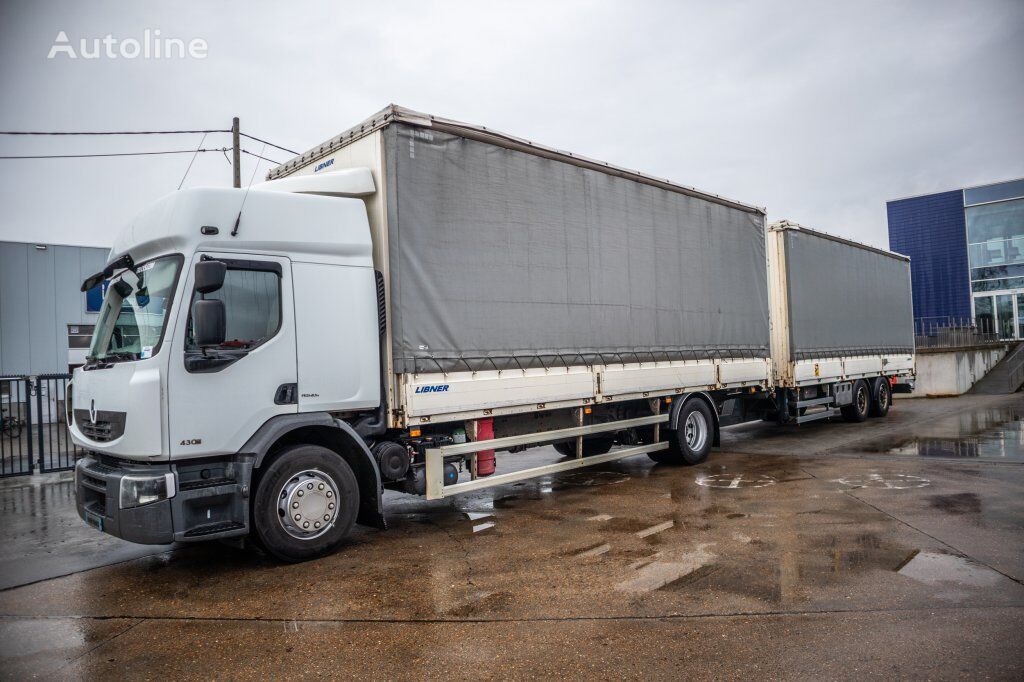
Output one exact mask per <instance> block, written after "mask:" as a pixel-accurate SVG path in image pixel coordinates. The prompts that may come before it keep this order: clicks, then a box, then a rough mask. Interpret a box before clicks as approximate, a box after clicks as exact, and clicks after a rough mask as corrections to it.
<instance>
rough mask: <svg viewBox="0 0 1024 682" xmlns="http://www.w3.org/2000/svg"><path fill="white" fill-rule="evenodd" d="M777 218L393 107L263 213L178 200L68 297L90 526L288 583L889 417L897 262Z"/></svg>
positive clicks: (295, 176) (264, 200) (904, 305)
mask: <svg viewBox="0 0 1024 682" xmlns="http://www.w3.org/2000/svg"><path fill="white" fill-rule="evenodd" d="M764 215H765V214H764V210H763V209H761V208H758V207H755V206H751V205H748V204H744V203H741V202H738V201H733V200H730V199H725V198H723V197H720V196H717V195H712V194H707V193H704V192H700V191H698V190H695V189H693V188H691V187H686V186H682V185H677V184H674V183H671V182H669V181H667V180H662V179H658V178H653V177H650V176H647V175H643V174H640V173H636V172H632V171H628V170H625V169H622V168H618V167H615V166H611V165H609V164H606V163H602V162H598V161H594V160H591V159H587V158H583V157H580V156H578V155H575V154H569V153H566V152H560V151H557V150H554V149H550V148H547V147H543V146H540V145H536V144H533V143H530V142H528V141H525V140H522V139H518V138H515V137H511V136H508V135H504V134H501V133H497V132H494V131H491V130H488V129H486V128H482V127H478V126H472V125H467V124H463V123H458V122H455V121H450V120H446V119H441V118H437V117H433V116H428V115H425V114H420V113H417V112H413V111H410V110H407V109H403V108H400V107H396V106H391V107H388V108H386V109H384V110H383V111H381V112H380V113H378V114H377V115H375V116H374V117H372V118H370V119H369V120H367V121H365V122H364V123H362V124H360V125H358V126H356V127H354V128H352V129H350V130H348V131H346V132H345V133H343V134H342V135H339V136H338V137H336V138H334V139H332V140H329V141H327V142H325V143H324V144H322V145H319V146H317V147H315V148H313V149H311V150H310V151H308V152H306V153H304V154H302V155H301V156H299V157H297V158H296V159H294V160H292V161H290V162H288V163H286V164H284V165H282V166H279V167H277V168H275V169H273V170H272V171H271V172H270V174H269V175H268V179H267V181H266V182H265V183H262V184H259V185H256V186H253V187H252V188H251V189H249V190H241V189H193V190H185V191H179V192H175V193H173V194H171V195H169V196H167V197H165V198H164V199H162V200H160V201H158V202H157V203H155V204H154V205H153V206H152V207H150V208H149V209H148V210H146V211H144V212H143V213H142V214H140V215H139V216H137V217H136V218H135V219H134V220H133V221H132V223H131V224H130V225H129V226H128V227H127V228H126V229H125V230H124V231H123V232H121V233H120V235H119V236H118V237H117V239H116V241H115V244H114V246H113V248H112V250H111V254H110V259H109V261H108V264H107V266H106V268H105V269H104V270H103V271H102V272H99V273H97V274H96V275H94V276H92V277H90V278H89V279H88V280H86V281H85V282H84V283H83V290H86V289H88V288H90V287H92V286H95V284H96V283H98V282H100V281H103V280H107V281H108V282H109V286H108V287H107V293H106V298H105V300H104V304H103V309H102V310H101V313H100V317H99V319H98V322H97V325H96V329H95V333H94V336H93V339H92V344H91V347H90V351H89V357H88V362H87V364H86V365H85V366H83V367H82V368H80V369H78V370H76V371H75V375H74V380H73V382H72V387H73V388H72V389H70V393H71V395H70V398H69V399H68V400H66V405H67V406H68V414H67V419H68V425H69V428H70V430H71V433H72V436H73V438H74V440H75V441H76V442H77V443H79V444H81V445H82V446H84V447H85V448H87V449H88V450H89V454H88V455H87V456H86V457H84V458H82V459H81V460H80V461H79V462H78V464H77V466H76V469H75V479H76V495H77V506H78V512H79V514H80V516H81V517H82V518H83V519H84V520H85V521H86V522H87V523H89V524H91V525H94V526H96V527H98V528H99V529H100V530H102V531H104V532H107V533H110V534H113V535H115V536H118V537H121V538H125V539H127V540H131V541H134V542H139V543H150V544H162V543H170V542H175V541H181V542H187V541H199V540H210V539H239V538H247V539H249V540H251V541H252V542H254V543H256V544H258V545H260V546H262V547H263V548H265V549H266V550H267V551H269V552H270V553H272V554H273V555H274V556H276V557H278V558H280V559H282V560H286V561H299V560H304V559H308V558H311V557H315V556H319V555H321V554H323V553H326V552H329V551H331V550H332V549H333V548H335V547H336V546H337V545H338V544H339V543H340V542H342V540H343V539H344V538H345V537H346V535H347V534H348V533H349V532H350V530H351V529H352V527H353V524H355V523H357V522H358V523H361V524H366V525H371V526H376V527H380V528H383V527H385V518H384V509H383V502H382V497H383V491H384V490H385V489H394V490H399V491H403V492H406V493H411V494H418V495H425V496H426V497H427V498H429V499H438V498H442V497H446V496H449V495H454V494H458V493H461V492H465V491H469V490H474V489H479V488H483V487H488V486H495V485H501V484H504V483H509V482H512V481H517V480H522V479H525V478H530V477H535V476H540V475H545V474H551V473H554V472H559V471H566V470H569V469H574V468H578V467H582V466H589V465H593V464H597V463H600V462H607V461H610V460H614V459H620V458H624V457H630V456H634V455H639V454H643V453H646V454H648V455H649V456H650V457H651V458H652V459H654V460H655V461H656V462H660V463H665V464H678V463H689V464H693V463H697V462H701V461H703V460H704V459H705V458H706V457H707V455H708V451H709V450H710V448H711V447H712V445H714V444H717V443H718V441H719V435H720V428H721V427H722V426H723V425H725V424H727V423H730V422H735V421H739V420H744V419H752V418H765V419H774V420H777V421H779V422H783V423H786V422H791V421H794V422H801V421H804V420H806V419H809V418H815V417H817V418H820V416H821V415H824V416H831V415H832V414H833V412H834V411H835V410H837V409H838V410H841V411H842V413H843V414H844V416H846V417H847V418H848V419H853V420H859V419H863V418H864V417H865V416H866V415H867V414H868V413H871V412H874V413H875V414H879V415H881V414H884V413H885V412H886V411H887V409H888V405H889V399H890V398H891V393H890V389H891V387H892V385H893V384H894V383H896V382H900V384H901V385H909V383H910V382H911V381H912V377H913V336H912V322H911V313H910V307H909V303H910V298H909V297H910V294H909V291H910V289H909V275H908V274H907V272H908V264H907V263H906V260H905V259H902V258H901V257H897V256H894V255H892V254H888V253H886V252H880V251H878V250H876V249H870V248H867V247H862V246H859V245H855V244H852V243H851V242H847V241H845V240H839V239H836V238H831V237H825V236H823V235H820V234H819V233H814V232H812V231H808V230H805V229H802V228H797V227H795V226H792V225H788V224H785V225H777V226H773V227H772V229H771V230H769V231H767V232H766V230H765V219H764ZM766 235H767V242H766ZM790 237H792V238H793V239H792V241H793V243H794V244H796V246H795V247H794V246H792V245H791V244H790V241H787V240H789V239H790ZM807 239H809V240H811V242H812V243H816V242H822V243H827V245H829V247H830V248H826V249H824V253H825V257H828V258H836V257H837V254H836V253H832V252H833V251H836V249H835V248H831V247H836V246H838V247H842V249H840V251H843V250H845V251H843V252H842V253H839V254H838V258H839V260H840V261H843V262H846V261H849V262H850V263H851V264H850V267H834V263H832V264H830V263H824V264H822V263H814V262H813V261H814V259H815V258H818V257H822V256H821V254H819V253H817V252H814V250H813V249H812V250H811V252H810V253H809V255H808V253H805V252H806V251H807V250H806V249H804V248H802V247H803V246H805V244H804V241H805V240H807ZM766 244H767V249H766ZM847 251H848V252H849V253H847ZM851 254H853V255H851ZM807 258H810V259H811V261H812V262H811V263H810V264H809V265H808V264H807V263H804V260H805V259H807ZM878 263H883V264H884V267H882V266H879V265H878ZM805 265H806V266H807V267H806V268H805ZM812 266H813V267H812ZM860 267H864V268H866V269H865V270H863V271H859V270H858V268H860ZM879 268H880V269H881V270H884V271H885V272H886V273H887V278H886V279H878V276H877V272H876V270H878V269H879ZM890 271H892V272H890ZM897 271H898V272H897ZM893 273H896V275H895V277H893V276H891V275H893ZM900 273H902V274H900ZM769 275H770V276H771V282H772V286H771V287H769ZM811 275H813V276H815V277H817V276H823V277H826V278H828V279H829V285H828V286H827V287H826V286H818V285H817V284H814V283H811V284H808V283H807V282H806V281H802V280H801V278H802V277H805V276H811ZM901 277H902V279H901ZM893 287H894V288H893ZM836 291H839V292H841V293H840V295H839V296H837V297H835V298H832V299H831V300H828V301H824V302H823V301H821V300H819V299H818V298H815V297H816V296H825V295H832V294H834V293H835V292H836ZM854 301H856V302H857V305H852V302H854ZM894 301H898V305H897V304H895V303H894ZM812 304H813V305H815V306H816V308H815V309H814V311H813V312H809V311H804V310H803V309H802V308H801V306H806V305H812ZM823 311H824V312H823ZM844 311H845V312H844ZM805 313H807V314H805ZM815 315H824V316H825V317H822V318H821V319H822V320H825V322H823V323H822V324H828V325H830V327H832V336H831V337H828V335H825V337H820V338H819V337H816V336H815V335H814V329H815V327H816V326H817V325H818V323H817V322H816V321H815V319H816V318H815V317H814V316H815ZM858 316H862V317H858ZM837 320H841V321H843V324H842V325H839V326H835V324H834V323H835V322H836V321H837ZM868 327H870V328H871V329H874V331H873V332H872V331H870V330H869V329H868ZM843 330H851V331H852V333H851V334H850V335H845V332H844V331H843ZM807 408H810V409H809V411H808V410H807ZM548 443H550V444H554V446H555V451H556V452H557V458H553V460H552V461H551V463H549V464H545V465H541V466H534V467H530V468H525V469H523V468H517V467H516V465H515V457H514V453H516V452H518V451H521V450H522V449H524V448H526V447H531V446H536V445H541V444H548ZM495 451H498V452H501V453H502V454H501V463H500V466H497V467H496V464H495V461H496V460H495V456H494V453H495Z"/></svg>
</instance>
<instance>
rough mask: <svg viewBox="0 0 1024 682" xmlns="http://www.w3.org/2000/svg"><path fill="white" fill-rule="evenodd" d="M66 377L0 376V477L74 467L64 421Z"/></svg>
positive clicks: (79, 451)
mask: <svg viewBox="0 0 1024 682" xmlns="http://www.w3.org/2000/svg"><path fill="white" fill-rule="evenodd" d="M70 379H71V375H70V374H40V375H36V376H13V377H0V410H2V414H3V422H2V429H0V478H4V477H8V476H24V475H29V474H34V473H37V472H47V471H63V470H66V469H71V468H72V467H74V466H75V461H76V460H77V459H78V458H79V457H81V456H82V455H84V454H85V449H84V448H81V447H79V446H77V445H75V444H74V443H73V442H72V441H71V435H70V434H69V433H68V427H67V423H66V422H65V418H64V398H65V394H66V392H67V385H68V381H69V380H70Z"/></svg>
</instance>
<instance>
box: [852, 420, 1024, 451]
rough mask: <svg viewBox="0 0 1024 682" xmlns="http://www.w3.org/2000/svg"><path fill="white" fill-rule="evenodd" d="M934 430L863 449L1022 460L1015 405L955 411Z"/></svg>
mask: <svg viewBox="0 0 1024 682" xmlns="http://www.w3.org/2000/svg"><path fill="white" fill-rule="evenodd" d="M934 432H935V433H934V434H929V435H928V436H926V437H914V438H911V439H907V440H902V441H899V442H893V441H880V442H877V443H874V444H873V445H870V446H868V447H865V448H864V449H865V450H866V451H868V452H879V453H882V454H886V455H898V456H905V457H943V458H949V459H994V460H1005V461H1016V462H1021V461H1024V411H1022V410H1019V409H1017V408H1013V407H1007V408H1000V409H994V410H982V411H980V412H970V413H967V414H963V415H958V417H957V418H956V419H955V421H954V420H943V421H940V422H938V423H937V424H936V425H935V428H934ZM947 433H948V435H946V434H947Z"/></svg>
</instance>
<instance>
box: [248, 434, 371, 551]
mask: <svg viewBox="0 0 1024 682" xmlns="http://www.w3.org/2000/svg"><path fill="white" fill-rule="evenodd" d="M358 511H359V486H358V484H357V482H356V477H355V474H353V473H352V468H351V467H350V466H349V465H348V463H347V462H346V461H345V460H344V459H342V458H341V457H340V456H339V455H338V454H337V453H336V452H334V451H333V450H328V449H327V448H323V447H320V446H318V445H293V446H291V447H288V448H285V449H284V450H282V451H281V452H279V453H277V454H276V455H275V456H274V458H273V460H272V461H271V462H270V463H269V464H264V466H263V467H262V468H261V470H260V472H259V479H258V482H257V484H256V494H255V496H254V497H253V501H252V531H253V534H254V535H255V539H256V540H257V541H258V542H259V544H260V545H261V546H263V547H264V548H265V549H266V550H267V551H268V552H270V553H271V554H273V555H274V556H275V557H277V558H278V559H281V560H282V561H290V562H295V561H306V560H307V559H313V558H316V557H318V556H323V555H324V554H327V553H328V552H330V551H331V550H333V549H334V548H335V547H337V546H338V545H339V544H340V543H341V542H342V540H344V539H345V537H346V536H347V535H348V534H349V532H350V531H351V530H352V526H353V524H354V523H355V520H356V515H357V513H358Z"/></svg>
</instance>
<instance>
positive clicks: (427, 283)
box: [384, 123, 769, 373]
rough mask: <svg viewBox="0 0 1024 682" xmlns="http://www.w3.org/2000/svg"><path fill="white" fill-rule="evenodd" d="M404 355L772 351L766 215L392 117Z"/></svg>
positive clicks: (464, 362) (466, 364) (480, 361)
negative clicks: (766, 255)
mask: <svg viewBox="0 0 1024 682" xmlns="http://www.w3.org/2000/svg"><path fill="white" fill-rule="evenodd" d="M384 146H385V163H386V173H387V183H386V187H387V215H388V238H389V251H390V254H389V260H390V268H391V277H390V279H391V282H390V286H391V309H392V337H393V348H392V352H393V357H394V363H395V371H396V372H398V373H403V372H415V371H420V372H429V371H439V370H443V371H459V370H486V369H495V368H506V367H516V366H522V367H539V366H550V365H553V364H556V365H560V364H584V363H585V362H596V361H600V360H601V359H604V360H608V361H613V360H614V358H615V357H619V358H621V360H622V361H626V362H632V361H635V359H636V358H639V359H642V360H650V359H655V358H656V359H681V358H712V357H767V356H768V355H769V328H768V293H767V276H766V264H765V236H764V216H763V214H761V213H759V212H756V211H745V210H740V209H738V208H733V207H730V206H726V205H723V204H721V203H716V202H713V201H709V200H706V199H702V198H699V197H693V196H688V195H686V194H683V193H679V192H674V191H670V190H666V189H662V188H660V187H654V186H651V185H649V184H644V183H641V182H638V181H635V180H632V179H629V178H624V177H618V176H615V175H612V174H608V173H603V172H601V171H597V170H592V169H589V168H581V167H579V166H575V165H572V164H570V163H565V162H562V161H559V160H556V159H551V158H544V157H542V156H539V155H534V154H530V153H526V152H523V151H519V150H515V149H509V148H505V147H501V146H498V145H495V144H489V143H487V142H483V141H480V140H471V139H467V138H464V137H460V136H457V135H452V134H448V133H443V132H440V131H437V130H431V129H429V128H419V127H415V126H410V125H406V124H398V123H396V124H392V125H389V126H387V127H386V128H385V129H384Z"/></svg>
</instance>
